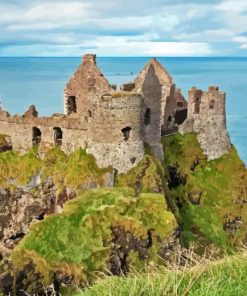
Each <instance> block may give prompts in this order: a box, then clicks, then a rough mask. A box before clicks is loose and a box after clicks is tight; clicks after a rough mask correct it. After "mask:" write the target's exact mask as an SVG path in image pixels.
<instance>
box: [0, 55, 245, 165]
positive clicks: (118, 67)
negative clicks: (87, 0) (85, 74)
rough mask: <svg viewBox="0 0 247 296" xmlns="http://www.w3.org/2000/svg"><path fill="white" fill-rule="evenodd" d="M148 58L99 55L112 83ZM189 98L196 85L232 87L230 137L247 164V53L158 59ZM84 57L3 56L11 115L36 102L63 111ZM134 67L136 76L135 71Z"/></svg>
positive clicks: (0, 66)
mask: <svg viewBox="0 0 247 296" xmlns="http://www.w3.org/2000/svg"><path fill="white" fill-rule="evenodd" d="M148 60H149V58H98V65H99V67H100V68H101V69H102V70H103V72H104V74H105V75H106V77H107V78H108V79H109V81H110V82H111V83H116V84H121V83H122V82H125V81H129V80H133V79H134V77H135V75H136V74H137V73H138V72H139V71H140V70H141V69H142V67H143V66H144V64H145V63H146V62H147V61H148ZM159 60H160V62H161V63H162V64H164V66H165V67H166V68H167V70H168V71H169V72H170V74H171V75H172V76H173V78H174V80H175V82H176V84H177V86H179V87H181V88H182V91H183V93H184V95H185V96H186V97H187V93H188V90H189V89H190V88H191V87H192V86H197V87H199V88H202V89H207V87H208V85H219V86H220V88H221V89H222V90H224V91H226V92H227V123H228V129H229V132H230V135H231V140H232V142H233V143H234V145H235V146H236V147H237V148H238V151H239V154H240V156H241V158H242V159H243V160H244V161H245V163H247V128H246V126H247V58H159ZM80 62H81V59H80V58H0V98H1V101H2V102H3V106H4V108H5V109H7V110H8V111H10V112H11V113H12V114H15V113H21V114H22V113H23V112H24V111H25V110H26V109H27V107H28V106H29V105H31V104H35V105H36V106H37V109H38V111H39V114H40V115H49V114H52V113H57V112H63V88H64V85H65V83H66V82H67V80H68V79H69V77H70V76H71V75H72V73H73V72H74V71H75V69H76V68H77V66H78V65H79V63H80ZM131 72H132V73H133V75H131Z"/></svg>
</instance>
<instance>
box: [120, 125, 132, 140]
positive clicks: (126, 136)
mask: <svg viewBox="0 0 247 296" xmlns="http://www.w3.org/2000/svg"><path fill="white" fill-rule="evenodd" d="M130 131H131V127H129V126H127V127H125V128H123V129H122V130H121V132H122V134H123V137H124V141H128V140H129V137H130Z"/></svg>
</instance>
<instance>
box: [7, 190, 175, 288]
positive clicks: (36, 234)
mask: <svg viewBox="0 0 247 296" xmlns="http://www.w3.org/2000/svg"><path fill="white" fill-rule="evenodd" d="M176 227H177V223H176V220H175V218H174V216H173V214H172V213H171V212H170V211H168V209H167V205H166V202H165V199H164V196H163V195H161V194H154V193H144V194H141V195H140V197H138V198H136V197H135V194H134V191H133V190H132V189H120V188H119V189H97V190H96V189H95V190H90V191H87V192H86V193H84V194H83V195H81V196H80V197H78V198H76V199H74V200H71V201H69V202H67V203H66V204H65V208H64V211H63V213H61V214H56V215H52V216H49V217H47V218H46V219H45V220H43V221H41V222H38V223H36V224H33V225H32V226H31V229H30V233H29V234H28V235H27V236H26V237H25V238H24V239H23V240H22V241H21V243H20V244H19V245H18V247H17V248H16V249H15V250H14V252H13V253H12V254H11V260H12V264H13V269H12V275H13V276H14V278H16V277H18V276H19V275H20V274H21V273H22V272H23V270H25V269H26V267H27V266H29V271H28V272H29V273H30V274H32V275H33V274H36V275H37V276H36V278H37V282H36V283H35V280H32V281H31V282H30V281H27V282H26V287H25V290H26V291H27V292H29V293H33V292H35V291H36V290H35V288H36V287H40V286H39V284H38V283H40V281H42V282H43V284H44V285H45V286H47V285H50V284H52V283H54V279H57V280H58V281H59V283H62V282H63V283H67V284H81V283H83V282H84V283H85V281H87V280H89V281H90V280H92V278H93V274H94V272H97V271H98V272H100V271H101V272H105V271H106V270H109V271H111V272H113V273H116V274H118V272H125V271H127V270H128V269H129V268H130V266H131V265H135V263H136V262H137V260H131V258H132V257H131V256H130V253H132V255H133V254H136V255H137V257H138V264H139V265H138V267H140V265H142V266H144V265H145V262H146V261H150V260H151V261H157V260H159V257H158V256H157V254H158V253H162V249H164V248H166V241H167V239H168V238H169V237H172V235H173V233H174V230H175V229H176ZM134 267H135V266H134ZM30 278H33V276H32V277H30ZM66 281H67V282H66ZM14 282H16V281H14ZM16 288H17V289H18V287H16ZM22 288H23V287H22Z"/></svg>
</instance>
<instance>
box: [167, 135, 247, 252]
mask: <svg viewBox="0 0 247 296" xmlns="http://www.w3.org/2000/svg"><path fill="white" fill-rule="evenodd" d="M162 141H163V146H164V154H165V162H166V165H167V166H172V167H173V168H176V170H177V172H178V174H180V175H182V176H184V177H185V178H186V184H184V183H183V184H180V185H178V184H176V185H178V186H173V187H174V188H172V190H171V195H172V197H173V199H174V201H176V203H177V205H178V207H179V208H180V221H181V223H182V225H183V240H184V242H185V244H186V245H187V246H188V245H189V244H190V242H192V241H193V242H196V243H198V244H200V245H201V246H202V250H203V247H204V246H205V245H208V244H211V243H212V244H214V245H216V246H219V247H222V248H226V249H229V248H230V246H240V245H242V244H243V243H245V240H246V233H247V206H246V205H245V203H246V202H247V190H246V187H247V186H246V184H247V171H246V168H245V165H244V164H243V162H242V161H241V160H240V158H239V156H238V154H237V151H236V149H235V148H234V147H233V148H232V150H231V151H230V152H229V153H228V154H226V155H224V156H222V157H221V158H219V159H217V160H213V161H207V160H206V158H205V156H204V155H203V153H202V150H201V148H200V146H199V144H198V142H197V139H196V135H195V134H187V135H185V136H182V135H180V134H176V135H173V136H168V137H164V138H163V140H162Z"/></svg>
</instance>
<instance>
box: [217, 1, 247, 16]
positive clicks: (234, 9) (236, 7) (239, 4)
mask: <svg viewBox="0 0 247 296" xmlns="http://www.w3.org/2000/svg"><path fill="white" fill-rule="evenodd" d="M216 8H217V9H219V10H222V11H226V12H230V13H242V12H244V11H247V1H246V0H225V1H222V2H221V3H220V4H219V5H217V6H216Z"/></svg>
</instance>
